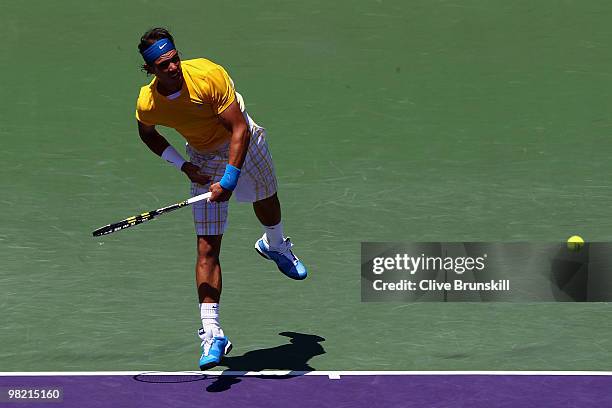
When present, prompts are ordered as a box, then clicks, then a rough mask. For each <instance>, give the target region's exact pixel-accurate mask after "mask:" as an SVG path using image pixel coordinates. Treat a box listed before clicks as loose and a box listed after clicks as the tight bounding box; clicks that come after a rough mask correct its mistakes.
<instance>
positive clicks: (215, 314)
mask: <svg viewBox="0 0 612 408" xmlns="http://www.w3.org/2000/svg"><path fill="white" fill-rule="evenodd" d="M200 319H202V327H203V328H204V331H213V332H218V331H219V330H220V329H221V325H220V324H219V304H218V303H200Z"/></svg>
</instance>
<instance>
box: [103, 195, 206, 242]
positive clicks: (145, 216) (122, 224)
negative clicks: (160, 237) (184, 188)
mask: <svg viewBox="0 0 612 408" xmlns="http://www.w3.org/2000/svg"><path fill="white" fill-rule="evenodd" d="M210 195H211V193H206V194H200V195H198V196H195V197H191V198H190V199H188V200H185V201H181V202H180V203H176V204H172V205H169V206H167V207H162V208H158V209H157V210H151V211H149V212H145V213H142V214H140V215H135V216H133V217H129V218H126V219H125V220H122V221H119V222H116V223H114V224H108V225H105V226H104V227H102V228H98V229H97V230H95V231H94V232H93V236H94V237H99V236H101V235H107V234H112V233H113V232H117V231H121V230H122V229H126V228H129V227H133V226H134V225H138V224H142V223H143V222H145V221H149V220H152V219H153V218H155V217H157V216H158V215H162V214H166V213H169V212H170V211H174V210H178V209H179V208H182V207H185V206H188V205H190V204H193V203H196V202H198V201H202V200H208V198H210Z"/></svg>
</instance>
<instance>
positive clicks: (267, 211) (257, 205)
mask: <svg viewBox="0 0 612 408" xmlns="http://www.w3.org/2000/svg"><path fill="white" fill-rule="evenodd" d="M253 210H254V211H255V215H256V216H257V218H258V219H259V222H261V223H262V224H263V226H264V230H265V232H264V235H263V237H261V238H260V239H259V240H258V241H257V242H256V243H255V250H256V251H257V252H258V253H259V254H260V255H261V256H263V257H264V258H266V259H270V260H272V261H274V262H276V265H277V266H278V269H279V270H280V271H281V272H282V273H284V274H285V275H287V276H288V277H290V278H292V279H297V280H301V279H305V278H306V276H307V275H308V272H307V270H306V267H305V266H304V264H302V262H301V261H300V260H299V259H298V258H297V257H296V256H295V255H294V254H293V252H292V251H291V247H292V246H293V244H292V243H291V241H290V240H289V238H285V237H284V235H283V224H282V222H281V206H280V202H279V201H278V196H277V194H276V193H274V194H273V195H271V196H270V197H268V198H264V199H263V200H259V201H255V202H254V203H253Z"/></svg>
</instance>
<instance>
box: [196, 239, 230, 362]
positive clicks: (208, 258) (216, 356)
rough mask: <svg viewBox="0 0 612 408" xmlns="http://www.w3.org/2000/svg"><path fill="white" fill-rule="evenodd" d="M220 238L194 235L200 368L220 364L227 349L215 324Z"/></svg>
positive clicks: (219, 280) (219, 279)
mask: <svg viewBox="0 0 612 408" xmlns="http://www.w3.org/2000/svg"><path fill="white" fill-rule="evenodd" d="M222 238H223V235H198V241H197V243H198V257H197V261H196V284H197V287H198V298H199V301H200V318H201V319H202V329H201V330H200V331H199V333H198V334H199V336H200V338H201V339H202V343H201V346H202V356H201V357H200V369H201V370H206V369H208V368H212V367H214V366H216V365H217V364H219V363H220V362H221V359H222V358H223V356H224V355H225V354H227V353H229V351H230V350H231V347H232V346H231V343H230V342H229V340H228V339H227V337H225V334H224V333H223V329H221V325H220V324H219V300H220V298H221V287H222V283H221V264H220V263H219V253H220V252H221V239H222Z"/></svg>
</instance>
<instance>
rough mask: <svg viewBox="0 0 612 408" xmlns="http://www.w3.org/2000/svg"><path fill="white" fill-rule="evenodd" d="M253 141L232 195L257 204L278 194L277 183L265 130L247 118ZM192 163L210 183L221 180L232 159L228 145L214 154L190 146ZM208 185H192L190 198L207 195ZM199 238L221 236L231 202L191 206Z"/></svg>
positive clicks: (237, 198)
mask: <svg viewBox="0 0 612 408" xmlns="http://www.w3.org/2000/svg"><path fill="white" fill-rule="evenodd" d="M247 119H248V123H249V127H250V130H251V140H250V142H249V149H248V152H247V155H246V159H245V161H244V164H243V165H242V169H241V172H240V178H239V179H238V184H237V185H236V189H235V190H234V193H233V194H232V195H233V196H234V197H235V198H236V200H237V201H242V202H249V203H252V202H255V201H259V200H263V199H264V198H268V197H270V196H272V195H273V194H274V193H276V188H277V182H276V174H275V173H274V164H273V162H272V156H271V155H270V150H269V149H268V144H267V143H266V130H265V129H264V128H262V127H260V126H258V125H257V124H256V123H255V122H253V121H252V119H251V118H249V117H248V116H247ZM187 154H188V156H189V160H190V161H191V162H192V163H193V164H195V165H196V166H198V167H200V168H201V169H202V170H201V172H202V174H206V175H208V176H210V177H211V179H212V181H211V183H216V182H218V181H219V180H221V177H223V173H225V165H226V164H227V162H228V158H229V143H227V144H225V145H223V146H221V147H219V148H218V149H217V150H216V151H214V152H209V153H200V152H198V151H196V150H195V149H193V148H192V147H191V146H189V145H187ZM209 187H210V183H208V184H206V185H202V184H196V183H191V196H192V197H194V196H196V195H199V194H204V193H206V192H208V188H209ZM192 209H193V221H194V223H195V230H196V234H197V235H221V234H223V232H224V231H225V227H226V226H227V209H228V202H227V201H226V202H215V203H212V202H208V201H199V202H197V203H195V204H193V206H192Z"/></svg>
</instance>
